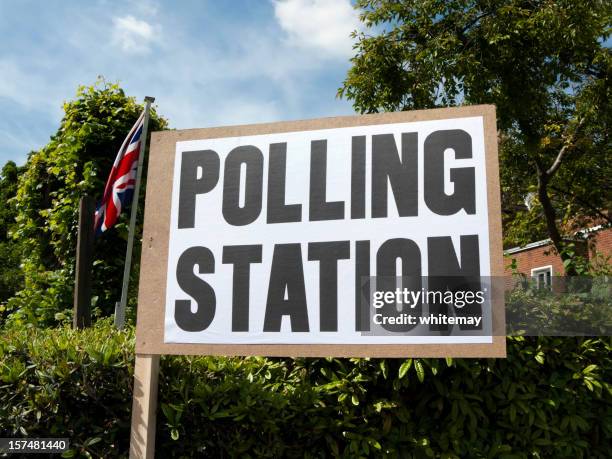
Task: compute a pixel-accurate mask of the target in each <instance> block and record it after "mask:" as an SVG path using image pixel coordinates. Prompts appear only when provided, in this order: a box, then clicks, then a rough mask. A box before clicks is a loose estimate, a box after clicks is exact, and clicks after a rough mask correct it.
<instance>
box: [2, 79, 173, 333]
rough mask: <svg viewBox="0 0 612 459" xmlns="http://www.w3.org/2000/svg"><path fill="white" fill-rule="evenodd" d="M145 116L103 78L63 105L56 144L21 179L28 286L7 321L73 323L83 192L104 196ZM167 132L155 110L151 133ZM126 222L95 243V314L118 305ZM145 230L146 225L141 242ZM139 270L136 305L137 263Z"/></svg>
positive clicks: (20, 239)
mask: <svg viewBox="0 0 612 459" xmlns="http://www.w3.org/2000/svg"><path fill="white" fill-rule="evenodd" d="M142 110H143V106H142V105H139V104H138V103H136V101H135V100H134V98H132V97H128V96H126V95H125V93H124V92H123V90H122V89H121V88H119V86H118V85H116V84H109V83H106V82H105V81H104V80H100V81H98V83H97V84H96V85H94V86H91V87H85V86H82V87H80V88H79V89H78V91H77V95H76V99H75V100H73V101H70V102H67V103H65V104H64V117H63V119H62V122H61V125H60V127H59V129H58V131H57V133H56V134H55V135H53V136H52V137H51V141H50V142H49V143H48V144H47V145H46V146H45V147H43V148H42V149H41V150H40V151H37V152H34V153H32V154H31V155H30V156H29V158H28V160H27V163H26V165H25V167H24V171H23V173H22V174H21V176H20V178H19V185H18V189H17V195H16V198H15V203H16V206H17V216H16V221H17V223H16V225H15V228H14V230H13V237H14V240H15V242H16V243H18V244H20V246H21V247H22V248H23V257H22V260H21V263H22V267H23V274H24V277H25V287H24V288H23V290H21V291H20V292H18V293H17V294H16V296H14V297H13V298H12V299H11V300H9V303H8V309H9V313H10V314H11V316H10V317H9V320H14V321H21V322H27V323H36V324H39V325H51V324H54V323H56V322H57V321H61V320H64V319H67V318H69V317H70V311H71V309H72V301H73V299H72V296H73V287H74V267H75V255H76V240H77V224H78V209H79V199H80V197H81V196H82V195H83V194H85V193H87V194H89V195H91V196H94V197H97V198H100V196H101V194H102V192H103V190H104V183H105V181H106V178H107V177H108V173H109V171H110V169H111V167H112V164H113V161H114V159H115V156H116V154H117V151H118V150H119V147H120V145H121V143H122V142H123V140H124V139H125V136H126V135H127V133H128V131H129V130H130V128H131V127H132V125H133V124H134V122H135V121H136V119H137V118H138V116H139V114H140V113H141V112H142ZM165 127H166V121H165V120H164V119H162V118H160V117H159V116H158V115H157V113H156V112H155V110H152V111H151V119H150V124H149V131H150V132H151V131H158V130H161V129H165ZM143 191H144V184H143ZM142 195H144V193H142ZM142 195H141V196H142ZM143 199H144V196H143ZM142 203H143V201H141V203H140V205H139V207H140V209H141V210H142V207H143V206H142ZM140 214H141V217H142V212H140ZM128 219H129V215H128V213H124V214H123V215H122V216H121V220H120V223H119V224H118V225H117V226H116V227H115V228H113V230H111V231H109V232H108V233H105V234H104V236H103V237H99V238H97V240H96V245H95V249H94V257H95V259H94V263H93V274H92V276H93V301H92V302H93V303H94V304H97V311H94V312H97V314H110V313H111V312H112V311H113V309H114V303H115V302H116V301H117V300H118V299H119V293H120V288H121V278H122V272H123V265H124V257H125V248H126V240H127V225H126V222H127V221H128ZM139 220H140V221H142V218H140V219H139ZM141 230H142V225H141V224H140V225H139V226H138V227H137V229H136V241H138V240H139V234H141V233H140V232H141ZM135 259H138V250H135ZM135 268H136V269H134V270H133V271H132V279H133V280H134V282H132V283H131V284H132V289H131V298H132V299H133V298H134V296H135V295H134V292H135V286H136V284H137V281H136V280H137V274H138V264H137V263H135Z"/></svg>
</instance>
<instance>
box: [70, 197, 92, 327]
mask: <svg viewBox="0 0 612 459" xmlns="http://www.w3.org/2000/svg"><path fill="white" fill-rule="evenodd" d="M94 213H95V202H94V200H93V198H92V197H91V196H88V195H83V196H82V197H81V201H80V202H79V233H78V236H77V252H76V273H75V277H74V311H73V318H72V325H73V327H74V328H85V327H89V326H91V264H92V261H93V243H94Z"/></svg>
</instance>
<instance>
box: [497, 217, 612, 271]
mask: <svg viewBox="0 0 612 459" xmlns="http://www.w3.org/2000/svg"><path fill="white" fill-rule="evenodd" d="M588 241H589V242H588V245H589V253H588V256H589V258H592V257H593V256H594V255H595V253H596V252H599V253H601V254H603V256H604V257H612V228H606V229H604V230H601V231H597V232H596V233H592V234H591V235H589V238H588ZM512 259H515V260H516V264H517V268H518V272H520V273H522V274H525V275H526V276H531V270H532V269H534V268H540V267H542V266H548V265H552V268H553V276H560V275H563V274H564V273H565V270H564V269H563V262H562V261H561V257H559V255H557V253H556V251H555V249H554V247H553V246H552V244H547V245H543V246H540V247H534V248H533V249H529V250H523V251H520V252H516V253H512V254H510V255H506V256H505V257H504V263H505V265H504V266H505V274H506V275H511V274H512V269H511V268H510V264H511V263H512ZM609 262H610V260H609Z"/></svg>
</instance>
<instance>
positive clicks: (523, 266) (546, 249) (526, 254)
mask: <svg viewBox="0 0 612 459" xmlns="http://www.w3.org/2000/svg"><path fill="white" fill-rule="evenodd" d="M504 258H505V273H506V275H508V276H509V275H512V269H511V268H510V264H511V263H512V260H513V259H515V260H516V264H517V271H518V272H519V273H522V274H525V275H526V276H527V277H529V276H531V270H532V269H534V268H540V267H542V266H549V265H552V270H553V276H559V275H563V274H564V273H565V270H564V269H563V262H562V261H561V257H559V255H557V253H556V251H555V249H554V247H553V246H552V244H548V245H543V246H540V247H535V248H533V249H529V250H523V251H521V252H516V253H512V254H510V255H506V257H504Z"/></svg>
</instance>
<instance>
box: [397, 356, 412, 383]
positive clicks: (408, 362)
mask: <svg viewBox="0 0 612 459" xmlns="http://www.w3.org/2000/svg"><path fill="white" fill-rule="evenodd" d="M411 365H412V359H408V360H405V361H404V362H403V363H402V364H401V365H400V367H399V379H402V378H403V377H404V376H406V373H408V370H409V369H410V366H411Z"/></svg>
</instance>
